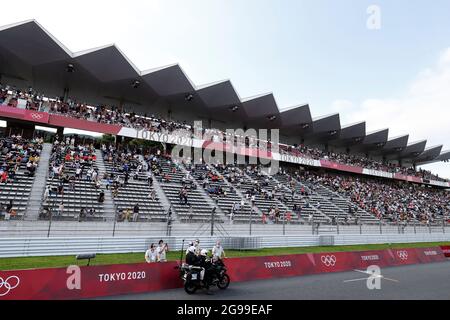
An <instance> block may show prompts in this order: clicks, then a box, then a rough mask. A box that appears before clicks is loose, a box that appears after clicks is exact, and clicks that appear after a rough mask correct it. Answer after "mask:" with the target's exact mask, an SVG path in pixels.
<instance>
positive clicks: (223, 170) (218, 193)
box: [192, 165, 260, 223]
mask: <svg viewBox="0 0 450 320" xmlns="http://www.w3.org/2000/svg"><path fill="white" fill-rule="evenodd" d="M210 168H211V167H210V166H208V165H196V166H195V170H194V172H193V173H192V175H193V176H194V178H195V179H197V181H198V183H199V184H200V185H202V186H203V185H204V182H206V180H205V179H207V181H208V183H207V185H206V186H205V190H206V192H208V193H209V195H210V197H212V198H213V199H214V200H215V201H216V203H217V205H218V206H219V208H220V209H222V211H223V212H224V213H225V214H226V215H227V217H228V219H230V216H229V215H230V214H231V212H232V211H233V207H234V206H235V204H238V207H239V210H237V212H236V211H235V212H234V215H233V222H236V223H239V222H248V220H249V219H250V212H251V206H250V204H249V203H244V205H243V206H242V205H241V202H242V198H241V197H240V196H239V195H238V194H237V192H236V190H235V187H234V186H232V185H231V184H227V183H226V182H225V181H224V179H230V177H229V174H230V172H231V171H232V170H233V169H234V167H232V166H228V167H222V166H217V168H216V170H217V172H218V173H219V175H215V174H214V173H213V172H212V171H211V170H210ZM253 219H254V220H257V221H259V220H260V219H259V218H258V217H257V216H255V217H253Z"/></svg>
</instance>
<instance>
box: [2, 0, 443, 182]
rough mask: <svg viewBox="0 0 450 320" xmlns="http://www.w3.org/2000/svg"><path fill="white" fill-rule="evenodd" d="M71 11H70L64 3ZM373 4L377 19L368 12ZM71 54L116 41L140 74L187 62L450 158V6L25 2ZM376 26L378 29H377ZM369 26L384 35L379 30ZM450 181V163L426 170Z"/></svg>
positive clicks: (233, 0)
mask: <svg viewBox="0 0 450 320" xmlns="http://www.w3.org/2000/svg"><path fill="white" fill-rule="evenodd" d="M68 3H70V5H68ZM373 6H376V8H377V11H376V12H377V13H376V14H374V11H370V10H369V11H368V9H369V8H372V7H373ZM14 7H15V8H20V10H9V11H8V14H5V15H3V16H2V22H1V24H9V23H15V22H18V21H22V20H27V19H36V20H37V21H38V22H39V23H40V24H41V25H42V26H44V27H45V28H46V29H47V30H48V31H49V32H50V33H52V34H53V35H54V36H55V37H56V38H57V39H59V40H60V41H61V42H62V43H63V44H64V45H65V46H66V47H68V48H69V49H70V50H71V51H73V52H76V51H81V50H85V49H89V48H93V47H98V46H102V45H105V44H110V43H115V44H116V45H117V46H118V47H119V48H120V49H121V50H122V51H123V52H124V53H125V54H126V55H127V56H128V58H129V59H130V60H131V61H133V63H134V64H135V65H136V66H137V67H138V68H139V69H140V70H147V69H152V68H156V67H160V66H164V65H169V64H173V63H179V64H180V66H181V67H182V68H183V70H184V71H185V72H186V74H187V75H188V76H189V78H190V79H191V80H192V81H193V82H194V83H195V84H196V85H203V84H207V83H211V82H216V81H218V80H224V79H230V80H231V81H232V83H233V85H234V87H235V89H236V90H237V92H238V93H239V95H240V97H241V98H245V97H249V96H254V95H258V94H262V93H267V92H273V94H274V95H275V98H276V101H277V103H278V105H279V108H280V109H284V108H288V107H292V106H295V105H298V104H304V103H308V104H309V105H310V108H311V113H312V116H313V117H319V116H323V115H327V114H332V113H336V112H339V113H340V117H341V124H342V125H346V124H350V123H354V122H358V121H363V120H366V124H367V131H368V132H370V131H374V130H378V129H384V128H389V129H390V131H389V137H390V138H392V137H396V136H399V135H403V134H409V141H410V142H414V141H418V140H423V139H428V145H427V146H428V147H430V146H434V145H439V144H443V145H444V148H443V150H448V149H450V120H449V119H450V19H448V13H449V12H450V1H448V0H433V2H432V4H430V2H429V1H424V0H422V1H419V0H395V1H392V0H371V1H367V0H358V1H356V0H308V1H306V0H161V1H159V0H145V1H144V0H143V1H139V0H133V1H117V0H108V1H100V0H97V1H96V0H89V1H86V0H78V1H70V2H69V1H58V2H56V1H49V0H40V1H34V0H30V1H28V0H17V1H16V2H15V4H14ZM374 19H375V20H374ZM368 23H369V26H378V27H379V28H376V29H373V28H369V27H368ZM425 168H427V169H429V170H433V171H434V172H437V173H439V174H440V175H441V176H445V177H449V178H450V164H449V163H438V164H433V165H428V166H425Z"/></svg>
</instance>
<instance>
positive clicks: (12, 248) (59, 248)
mask: <svg viewBox="0 0 450 320" xmlns="http://www.w3.org/2000/svg"><path fill="white" fill-rule="evenodd" d="M323 237H324V236H323V235H301V236H261V237H186V238H183V237H162V239H164V240H165V241H166V242H167V243H168V245H169V248H170V249H171V250H180V249H181V245H182V242H183V239H186V242H185V246H186V245H187V242H188V240H193V239H195V238H198V239H199V240H200V243H201V244H202V247H204V248H208V249H211V248H212V247H213V246H214V244H215V242H216V240H218V239H220V240H221V241H222V244H223V245H224V248H225V249H241V248H242V245H239V244H242V243H243V241H247V242H249V241H250V239H254V241H250V242H252V243H253V245H254V247H252V249H258V248H281V247H308V246H320V245H323ZM326 237H327V238H330V239H328V241H327V243H333V244H334V245H355V244H371V243H410V242H443V241H450V233H418V234H382V235H380V234H374V235H360V234H355V235H351V234H350V235H327V236H326ZM160 239H161V237H133V238H131V237H114V238H112V237H104V238H100V237H95V238H94V237H82V238H75V237H74V238H2V239H0V258H8V257H33V256H54V255H77V254H82V253H98V254H102V253H104V254H108V253H131V252H142V253H143V252H145V250H147V249H148V247H149V246H150V244H152V243H158V241H159V240H160ZM233 244H238V245H236V246H234V245H233Z"/></svg>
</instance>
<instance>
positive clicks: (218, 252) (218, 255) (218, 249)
mask: <svg viewBox="0 0 450 320" xmlns="http://www.w3.org/2000/svg"><path fill="white" fill-rule="evenodd" d="M211 251H212V256H213V260H216V259H217V260H222V257H223V258H224V259H225V258H226V256H225V250H223V247H222V245H221V244H220V241H219V240H217V242H216V245H215V246H214V247H213V248H212V250H211Z"/></svg>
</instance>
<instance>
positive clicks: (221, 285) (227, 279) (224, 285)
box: [217, 274, 230, 290]
mask: <svg viewBox="0 0 450 320" xmlns="http://www.w3.org/2000/svg"><path fill="white" fill-rule="evenodd" d="M229 285H230V277H229V276H228V275H227V274H224V275H223V277H222V279H220V281H219V283H218V284H217V287H218V288H219V289H221V290H225V289H226V288H228V286H229Z"/></svg>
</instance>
